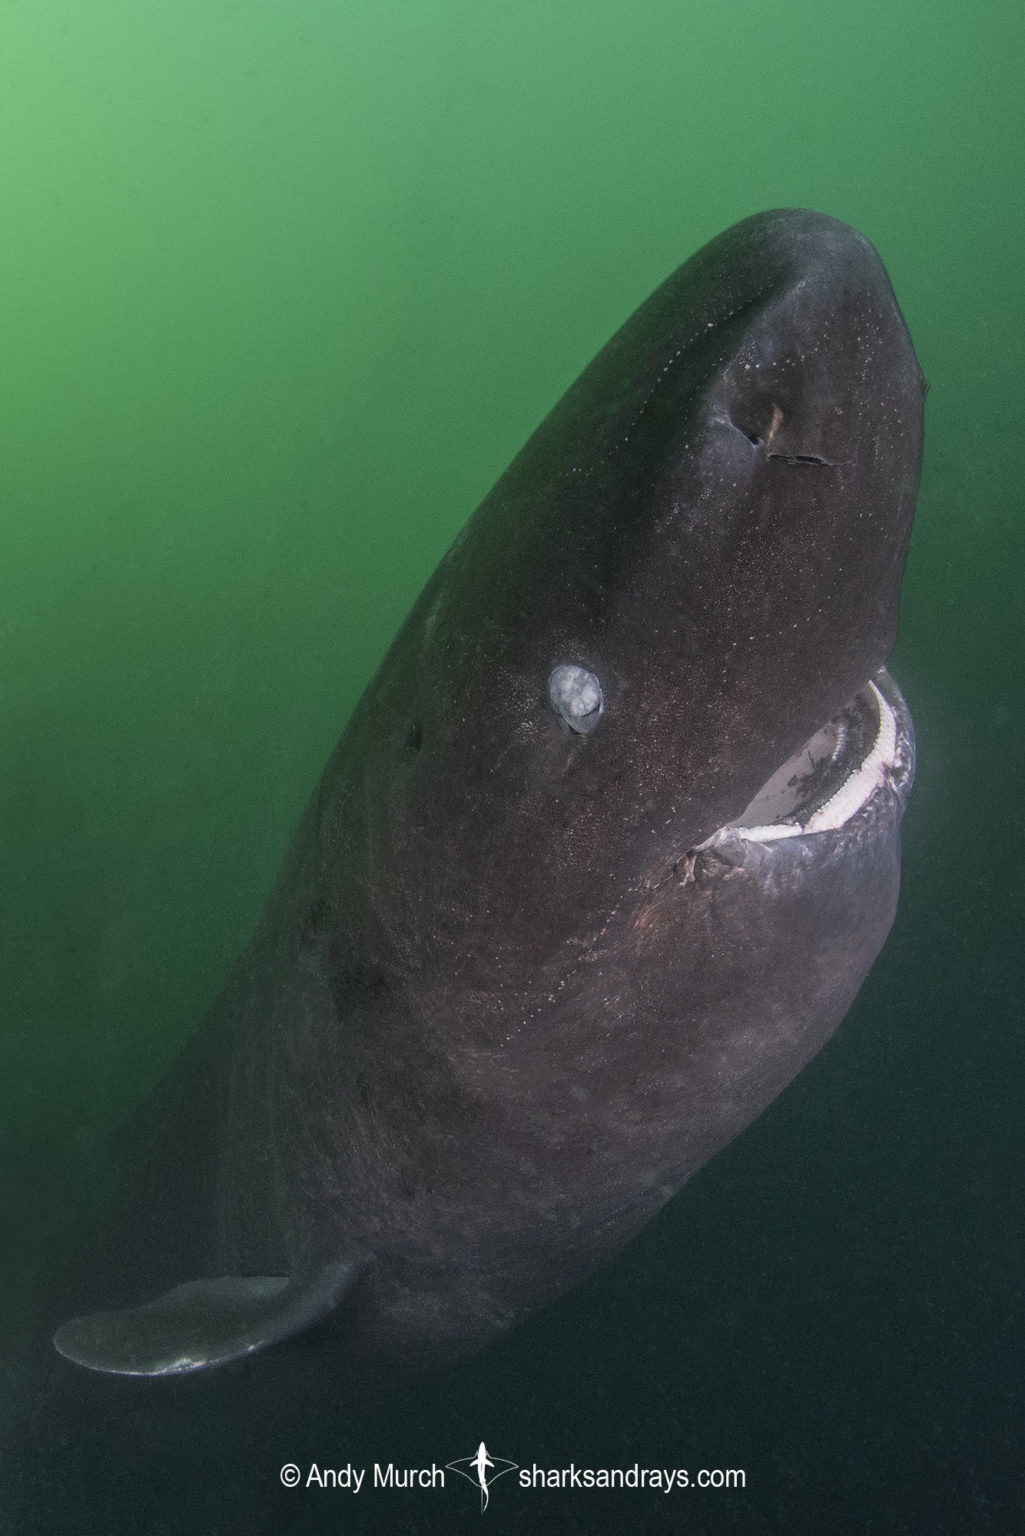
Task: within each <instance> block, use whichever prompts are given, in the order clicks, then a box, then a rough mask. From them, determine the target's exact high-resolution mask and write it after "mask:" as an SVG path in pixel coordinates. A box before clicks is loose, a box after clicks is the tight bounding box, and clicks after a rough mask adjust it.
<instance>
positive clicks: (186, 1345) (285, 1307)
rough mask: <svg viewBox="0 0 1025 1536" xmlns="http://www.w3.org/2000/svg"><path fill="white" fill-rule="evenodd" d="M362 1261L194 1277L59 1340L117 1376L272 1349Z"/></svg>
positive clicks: (179, 1371)
mask: <svg viewBox="0 0 1025 1536" xmlns="http://www.w3.org/2000/svg"><path fill="white" fill-rule="evenodd" d="M362 1268H363V1261H362V1260H360V1259H353V1258H348V1259H342V1260H334V1261H333V1262H331V1263H329V1264H324V1265H321V1267H320V1268H319V1269H316V1270H313V1271H311V1272H310V1273H308V1274H306V1275H303V1276H302V1277H301V1278H298V1279H296V1280H289V1279H286V1278H284V1277H283V1276H280V1275H250V1276H233V1275H228V1276H223V1277H221V1278H218V1279H213V1280H190V1281H188V1282H187V1283H186V1284H185V1285H176V1286H175V1287H174V1289H173V1290H170V1291H167V1292H165V1294H164V1295H163V1296H158V1297H157V1298H156V1300H155V1301H149V1302H146V1303H145V1304H144V1305H143V1306H141V1307H132V1308H129V1309H126V1310H125V1311H122V1312H91V1313H89V1315H88V1316H86V1317H74V1318H72V1319H71V1320H70V1321H69V1322H66V1323H63V1324H62V1325H61V1327H60V1328H58V1329H57V1332H56V1333H55V1334H54V1339H53V1342H54V1344H55V1345H56V1347H57V1349H58V1350H59V1351H60V1353H61V1354H62V1355H64V1356H66V1358H67V1359H68V1360H73V1361H74V1362H75V1363H76V1364H77V1365H84V1366H88V1368H89V1369H90V1370H92V1371H107V1372H109V1373H111V1374H112V1375H117V1376H178V1375H183V1374H184V1373H185V1372H187V1371H202V1370H206V1369H208V1368H209V1367H210V1366H214V1365H223V1364H224V1363H225V1361H228V1360H237V1359H239V1358H240V1357H241V1356H242V1355H249V1354H252V1353H253V1352H254V1351H255V1350H258V1349H266V1348H267V1346H268V1345H269V1344H276V1343H278V1342H279V1341H280V1340H282V1339H287V1338H290V1337H291V1336H292V1335H293V1334H296V1333H301V1332H302V1331H303V1330H304V1329H305V1328H310V1327H312V1325H313V1324H314V1323H319V1322H321V1321H322V1320H323V1319H324V1318H325V1317H327V1316H328V1315H329V1313H331V1312H332V1311H334V1309H335V1307H336V1306H337V1305H338V1304H339V1302H340V1301H341V1299H342V1297H343V1296H344V1295H345V1293H346V1292H347V1291H348V1290H349V1288H350V1287H351V1285H352V1283H353V1281H354V1280H355V1278H356V1276H357V1275H358V1274H359V1272H360V1270H361V1269H362Z"/></svg>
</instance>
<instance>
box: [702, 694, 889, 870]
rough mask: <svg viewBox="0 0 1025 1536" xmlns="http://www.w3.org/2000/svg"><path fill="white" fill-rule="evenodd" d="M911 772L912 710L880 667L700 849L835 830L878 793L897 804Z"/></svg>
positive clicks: (868, 806)
mask: <svg viewBox="0 0 1025 1536" xmlns="http://www.w3.org/2000/svg"><path fill="white" fill-rule="evenodd" d="M914 771H915V742H914V730H913V727H912V724H911V715H910V713H909V711H908V707H907V704H906V703H905V702H904V698H903V695H902V694H901V692H900V689H899V688H898V687H897V685H896V683H895V682H894V681H893V678H892V677H890V675H889V673H888V672H887V671H885V669H881V670H880V671H879V672H877V673H876V674H875V676H874V677H872V678H869V679H868V681H867V682H866V683H865V684H864V685H863V687H861V688H859V689H858V691H857V693H855V694H854V695H853V697H852V698H850V699H849V700H848V701H847V703H846V704H845V705H844V707H843V709H841V710H839V711H838V712H837V713H836V714H835V715H833V716H832V718H831V719H829V720H827V721H826V722H825V724H824V725H822V726H820V727H819V729H818V730H817V731H816V732H815V733H814V734H813V735H812V736H810V737H809V738H808V740H807V741H806V742H804V743H803V745H802V746H801V747H800V748H799V749H798V751H797V752H795V753H794V754H793V755H792V756H791V757H789V758H788V759H787V761H786V762H785V763H783V764H781V766H780V767H779V768H777V769H776V771H775V773H773V774H772V775H771V777H770V778H768V779H767V780H766V782H765V783H764V784H763V785H762V787H761V789H760V790H759V791H758V793H757V794H756V795H755V797H754V799H753V800H752V801H751V802H750V804H749V805H748V806H747V807H746V808H745V810H744V811H743V812H742V814H741V815H740V816H738V817H737V818H736V819H735V820H734V821H731V822H729V823H727V824H726V825H725V826H723V827H720V828H719V829H718V831H716V832H714V833H713V834H712V836H711V837H710V838H707V839H706V840H705V842H704V843H703V844H702V845H701V846H702V847H706V848H707V847H708V846H710V845H712V844H714V843H715V842H716V841H721V840H722V839H723V838H724V837H725V836H727V835H734V836H739V837H740V838H742V839H743V840H745V841H747V842H752V843H773V842H777V841H779V840H780V839H783V838H791V837H805V836H815V835H816V834H819V833H824V832H838V831H840V830H841V829H843V828H845V827H847V826H849V825H850V824H851V823H852V822H854V821H855V820H856V819H857V818H858V817H859V816H862V815H864V814H866V813H867V812H869V811H870V810H871V808H872V806H873V804H874V803H875V802H876V801H877V800H878V799H879V797H880V796H884V795H885V796H890V797H894V796H895V797H896V798H897V801H898V803H899V804H900V805H903V803H904V801H905V799H906V797H907V795H908V792H909V791H910V789H911V784H912V781H913V779H914Z"/></svg>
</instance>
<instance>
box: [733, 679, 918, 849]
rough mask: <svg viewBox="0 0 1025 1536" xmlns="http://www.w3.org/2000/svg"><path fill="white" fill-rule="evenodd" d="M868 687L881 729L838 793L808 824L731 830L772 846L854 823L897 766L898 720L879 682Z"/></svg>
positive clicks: (799, 756)
mask: <svg viewBox="0 0 1025 1536" xmlns="http://www.w3.org/2000/svg"><path fill="white" fill-rule="evenodd" d="M867 688H868V690H870V691H871V693H872V695H873V696H874V701H875V705H876V709H877V711H878V718H879V728H878V730H877V732H876V738H875V741H874V742H873V744H872V747H871V750H870V751H869V753H868V755H867V756H866V757H865V758H864V759H863V760H862V762H861V764H860V765H859V767H857V768H856V769H855V770H854V772H853V773H851V774H850V775H849V776H848V777H847V778H846V779H845V780H844V782H843V784H842V785H841V786H840V788H839V789H838V790H837V791H836V793H835V794H834V795H832V796H831V797H830V799H828V800H827V801H826V802H825V804H824V805H820V806H819V807H818V809H817V810H816V811H814V812H813V813H812V815H811V816H809V817H808V820H807V821H806V822H803V823H802V822H798V821H777V822H773V823H772V824H771V825H766V826H742V825H740V824H738V823H734V825H733V826H732V827H731V829H730V830H731V831H733V832H735V833H736V834H737V835H738V836H739V837H742V838H743V839H744V840H745V841H746V842H749V843H772V842H776V841H777V840H778V839H779V838H783V837H803V836H805V834H806V833H809V832H833V831H835V830H836V829H837V828H838V827H842V826H844V825H845V823H846V822H848V821H850V819H851V817H852V816H855V815H856V814H857V812H858V811H860V810H861V808H862V806H864V805H866V804H867V803H868V801H869V800H871V798H872V796H873V795H874V794H875V793H876V791H877V790H879V789H881V788H882V786H883V784H885V782H886V779H887V775H888V773H889V772H890V771H891V770H892V769H893V767H894V763H895V760H896V755H897V735H898V733H897V717H896V715H895V714H894V712H893V710H892V709H891V707H890V705H889V704H888V703H887V702H886V700H885V699H884V697H883V695H882V694H881V693H880V691H879V689H878V688H877V687H876V685H875V683H873V682H870V683H868V685H867ZM806 751H807V749H806V748H805V747H802V748H801V751H800V752H799V753H798V754H797V756H796V757H795V758H792V759H791V760H790V762H789V763H787V764H784V767H783V768H782V769H780V771H779V774H778V775H774V777H777V778H781V777H782V776H783V775H784V774H785V773H786V772H787V771H788V770H789V769H791V768H792V767H793V768H796V766H797V764H798V762H799V761H800V760H801V759H802V758H803V757H804V756H805V753H806ZM759 798H761V797H760V796H759ZM754 804H757V800H756V801H754V802H752V806H753V805H754ZM750 809H751V807H749V810H750Z"/></svg>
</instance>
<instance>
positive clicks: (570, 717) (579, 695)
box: [548, 666, 603, 736]
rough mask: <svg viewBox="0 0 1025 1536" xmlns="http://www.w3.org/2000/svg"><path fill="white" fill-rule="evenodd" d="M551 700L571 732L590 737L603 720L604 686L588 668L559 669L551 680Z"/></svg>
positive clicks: (549, 693) (549, 688) (549, 694)
mask: <svg viewBox="0 0 1025 1536" xmlns="http://www.w3.org/2000/svg"><path fill="white" fill-rule="evenodd" d="M548 698H549V700H550V702H551V706H552V708H553V709H554V710H555V713H556V714H557V715H561V716H562V718H563V719H564V720H565V722H566V724H567V725H568V726H569V728H570V730H571V731H578V732H579V733H580V735H581V736H588V735H590V733H591V732H592V731H593V730H594V728H595V726H596V725H597V724H598V721H599V719H600V718H601V712H602V704H603V698H602V691H601V683H599V681H598V679H597V678H596V677H595V675H594V673H593V672H588V670H587V668H586V667H572V666H563V667H556V669H555V671H554V672H553V673H552V675H551V676H550V677H549V679H548Z"/></svg>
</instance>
